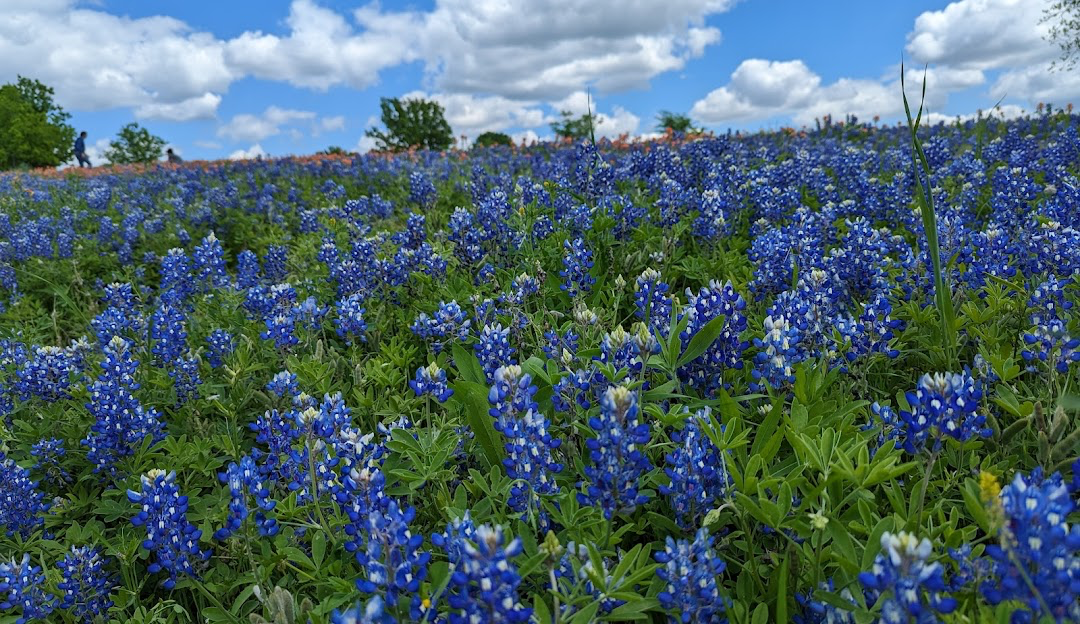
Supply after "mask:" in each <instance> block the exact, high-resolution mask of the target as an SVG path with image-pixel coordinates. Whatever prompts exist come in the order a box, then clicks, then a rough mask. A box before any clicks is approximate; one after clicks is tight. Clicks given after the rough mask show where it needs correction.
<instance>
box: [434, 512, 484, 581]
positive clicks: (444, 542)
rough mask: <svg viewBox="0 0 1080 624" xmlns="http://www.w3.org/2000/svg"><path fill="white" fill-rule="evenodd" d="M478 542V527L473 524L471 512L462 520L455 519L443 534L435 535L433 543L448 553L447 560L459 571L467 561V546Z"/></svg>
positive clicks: (448, 524) (465, 514)
mask: <svg viewBox="0 0 1080 624" xmlns="http://www.w3.org/2000/svg"><path fill="white" fill-rule="evenodd" d="M475 540H476V525H474V524H473V521H472V517H471V514H470V513H469V510H465V513H464V514H463V515H462V516H461V517H460V518H454V519H453V520H451V521H450V522H449V523H447V525H446V530H445V531H443V532H442V533H433V534H432V535H431V543H432V544H434V545H435V546H437V547H439V548H441V549H443V550H444V551H445V552H446V558H447V559H448V560H449V562H450V566H451V568H452V569H457V568H458V567H459V566H461V565H462V563H464V561H465V544H467V543H469V542H473V541H475Z"/></svg>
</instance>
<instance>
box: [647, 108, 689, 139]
mask: <svg viewBox="0 0 1080 624" xmlns="http://www.w3.org/2000/svg"><path fill="white" fill-rule="evenodd" d="M668 128H671V130H672V131H674V132H681V133H683V134H689V133H693V132H700V130H699V129H698V128H696V127H694V122H693V121H691V120H690V117H689V115H683V114H681V113H673V112H671V111H666V110H665V111H660V113H659V114H658V115H657V116H656V129H657V130H659V131H660V132H665V131H667V129H668Z"/></svg>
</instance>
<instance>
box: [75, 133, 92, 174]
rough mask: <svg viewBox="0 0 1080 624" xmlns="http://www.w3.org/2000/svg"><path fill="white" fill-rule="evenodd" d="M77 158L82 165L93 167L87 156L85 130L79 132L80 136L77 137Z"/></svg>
mask: <svg viewBox="0 0 1080 624" xmlns="http://www.w3.org/2000/svg"><path fill="white" fill-rule="evenodd" d="M75 158H76V159H78V161H79V166H80V167H93V165H91V164H90V159H89V158H87V157H86V131H85V130H83V131H82V133H81V134H79V138H77V139H75Z"/></svg>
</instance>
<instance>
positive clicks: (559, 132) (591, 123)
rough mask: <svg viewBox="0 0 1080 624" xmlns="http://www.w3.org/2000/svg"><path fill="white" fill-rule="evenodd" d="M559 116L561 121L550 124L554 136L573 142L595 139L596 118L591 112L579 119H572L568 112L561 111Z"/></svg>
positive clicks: (572, 116) (572, 115)
mask: <svg viewBox="0 0 1080 624" xmlns="http://www.w3.org/2000/svg"><path fill="white" fill-rule="evenodd" d="M560 116H561V117H562V119H560V120H559V121H553V122H551V130H552V132H554V133H555V136H557V137H560V138H563V139H571V140H573V141H587V140H591V139H593V138H594V137H595V135H596V116H595V115H593V114H592V112H591V111H590V112H587V113H585V114H584V115H581V116H580V117H574V114H573V113H571V112H570V111H562V112H561V113H560Z"/></svg>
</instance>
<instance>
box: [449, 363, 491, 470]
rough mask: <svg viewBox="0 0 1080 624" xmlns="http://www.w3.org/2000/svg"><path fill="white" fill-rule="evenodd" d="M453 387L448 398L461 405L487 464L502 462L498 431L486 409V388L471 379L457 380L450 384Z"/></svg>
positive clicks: (487, 407) (487, 406) (487, 408)
mask: <svg viewBox="0 0 1080 624" xmlns="http://www.w3.org/2000/svg"><path fill="white" fill-rule="evenodd" d="M452 387H453V389H454V394H453V396H451V397H450V400H451V401H453V402H456V403H458V404H460V405H461V407H462V409H463V410H464V411H465V418H466V421H467V422H468V423H469V428H470V429H472V432H473V435H474V436H475V437H476V441H477V442H478V443H479V444H480V448H481V449H482V450H483V451H484V457H485V458H487V461H488V465H489V466H499V465H501V464H502V459H503V450H502V447H501V446H500V445H499V443H498V442H497V440H499V437H498V435H499V434H498V432H497V431H495V423H494V421H493V419H492V418H491V414H490V412H489V411H488V410H489V409H490V407H489V405H488V390H487V388H486V387H485V386H482V385H480V384H478V383H473V382H471V381H463V380H462V381H458V382H456V383H454V384H453V385H452Z"/></svg>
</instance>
